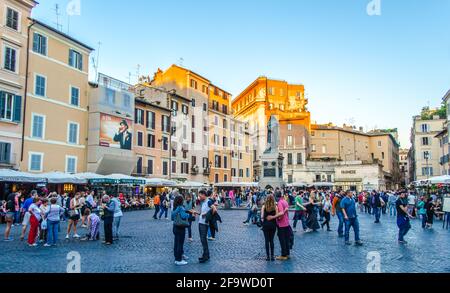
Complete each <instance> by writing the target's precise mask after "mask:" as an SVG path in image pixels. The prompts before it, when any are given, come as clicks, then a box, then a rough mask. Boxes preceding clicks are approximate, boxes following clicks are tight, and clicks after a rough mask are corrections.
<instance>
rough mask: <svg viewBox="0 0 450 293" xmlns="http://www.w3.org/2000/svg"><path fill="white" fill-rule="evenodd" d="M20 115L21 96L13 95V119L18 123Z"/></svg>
mask: <svg viewBox="0 0 450 293" xmlns="http://www.w3.org/2000/svg"><path fill="white" fill-rule="evenodd" d="M21 116H22V97H21V96H15V97H14V112H13V121H14V122H17V123H20V121H21Z"/></svg>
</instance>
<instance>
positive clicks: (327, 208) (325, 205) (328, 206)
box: [322, 193, 331, 231]
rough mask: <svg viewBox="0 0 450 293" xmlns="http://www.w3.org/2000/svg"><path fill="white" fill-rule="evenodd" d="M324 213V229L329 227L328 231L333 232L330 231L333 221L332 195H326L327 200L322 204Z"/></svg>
mask: <svg viewBox="0 0 450 293" xmlns="http://www.w3.org/2000/svg"><path fill="white" fill-rule="evenodd" d="M322 211H323V216H324V218H325V221H324V222H323V223H322V229H323V227H325V225H327V231H331V229H330V219H331V216H330V214H331V201H330V194H328V193H327V194H325V199H324V200H323V202H322Z"/></svg>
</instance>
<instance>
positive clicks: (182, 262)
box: [175, 260, 188, 266]
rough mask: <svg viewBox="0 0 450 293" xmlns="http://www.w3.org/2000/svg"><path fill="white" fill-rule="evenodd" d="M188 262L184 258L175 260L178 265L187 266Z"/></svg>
mask: <svg viewBox="0 0 450 293" xmlns="http://www.w3.org/2000/svg"><path fill="white" fill-rule="evenodd" d="M187 264H188V263H187V261H185V260H182V261H176V262H175V265H177V266H185V265H187Z"/></svg>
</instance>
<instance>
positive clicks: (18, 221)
mask: <svg viewBox="0 0 450 293" xmlns="http://www.w3.org/2000/svg"><path fill="white" fill-rule="evenodd" d="M14 224H20V211H17V212H15V213H14Z"/></svg>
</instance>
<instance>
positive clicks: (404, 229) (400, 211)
mask: <svg viewBox="0 0 450 293" xmlns="http://www.w3.org/2000/svg"><path fill="white" fill-rule="evenodd" d="M408 204H409V203H408V198H407V197H406V192H401V193H400V196H399V198H398V199H397V202H396V204H395V205H396V207H397V226H398V243H399V244H407V243H408V242H407V241H406V240H405V236H406V234H408V231H409V230H410V229H411V223H410V219H412V218H413V216H412V215H411V214H410V212H409V211H410V209H409V208H408Z"/></svg>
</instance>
